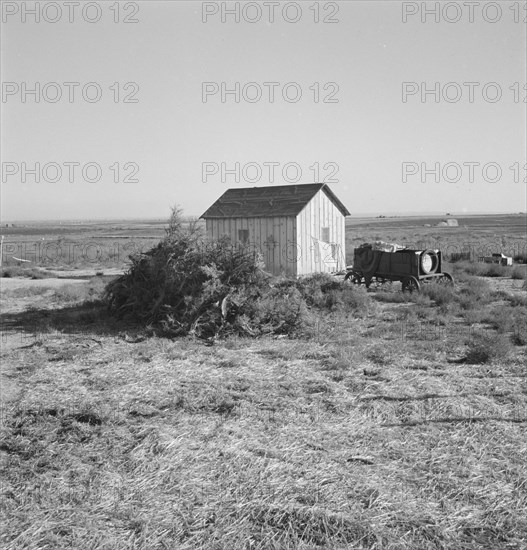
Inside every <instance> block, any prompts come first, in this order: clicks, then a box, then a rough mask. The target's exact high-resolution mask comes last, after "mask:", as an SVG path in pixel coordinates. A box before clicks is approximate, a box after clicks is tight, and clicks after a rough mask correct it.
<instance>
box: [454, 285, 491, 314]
mask: <svg viewBox="0 0 527 550" xmlns="http://www.w3.org/2000/svg"><path fill="white" fill-rule="evenodd" d="M491 300H492V290H491V288H490V286H489V284H488V283H487V281H484V280H483V279H479V278H478V277H470V278H469V279H468V280H467V285H466V286H465V287H464V288H462V289H461V290H460V291H459V292H458V294H457V302H458V304H459V305H460V307H461V309H464V310H467V309H472V308H474V307H481V306H482V305H484V304H488V303H489V302H490V301H491Z"/></svg>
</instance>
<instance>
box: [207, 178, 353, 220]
mask: <svg viewBox="0 0 527 550" xmlns="http://www.w3.org/2000/svg"><path fill="white" fill-rule="evenodd" d="M320 190H322V191H324V193H325V194H326V195H327V196H328V197H329V198H330V199H331V200H332V201H333V203H334V204H335V206H336V207H337V208H338V209H339V210H340V212H341V213H342V215H343V216H349V215H350V213H349V212H348V210H347V209H346V207H345V206H344V205H343V204H342V203H341V202H340V200H339V199H338V198H337V196H336V195H335V194H334V193H333V191H331V189H330V188H329V187H328V186H327V185H326V184H325V183H307V184H302V185H272V186H269V187H244V188H241V189H227V191H225V193H223V195H222V196H221V197H220V198H219V199H218V200H217V201H216V202H215V203H214V204H213V205H212V206H211V207H210V208H209V209H208V210H207V211H206V212H205V213H204V214H203V215H202V216H201V217H202V218H205V219H207V218H267V217H271V216H297V215H298V214H299V213H300V212H301V211H302V210H303V208H304V207H305V206H306V204H308V203H309V201H310V200H311V199H312V198H313V197H314V196H315V195H316V194H317V193H318V192H319V191H320Z"/></svg>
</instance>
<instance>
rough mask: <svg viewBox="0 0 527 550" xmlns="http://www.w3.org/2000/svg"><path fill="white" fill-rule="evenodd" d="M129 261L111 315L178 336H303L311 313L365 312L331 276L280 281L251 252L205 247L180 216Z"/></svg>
mask: <svg viewBox="0 0 527 550" xmlns="http://www.w3.org/2000/svg"><path fill="white" fill-rule="evenodd" d="M130 260H131V262H132V265H131V267H130V269H129V270H128V272H127V273H125V274H124V275H122V276H120V277H118V278H117V279H115V280H113V281H112V282H111V283H109V284H108V286H107V287H106V290H105V299H106V301H107V303H108V306H109V309H110V311H111V312H113V313H114V314H115V315H116V316H117V317H119V318H129V319H130V318H131V319H134V320H135V321H138V322H139V323H140V324H143V325H146V326H150V327H156V328H158V329H161V330H162V332H163V333H165V334H168V335H173V336H181V335H186V334H192V335H195V336H197V337H200V338H213V337H216V336H225V335H227V334H241V335H250V336H259V335H262V334H288V335H293V334H296V335H298V334H301V333H303V334H305V333H306V332H307V331H309V329H310V327H312V326H313V325H314V322H313V315H312V313H311V310H312V309H313V308H317V309H326V310H329V309H334V307H336V306H339V304H340V305H342V304H344V305H346V306H355V307H357V306H359V305H360V304H358V303H356V300H357V299H358V298H361V297H359V296H357V291H356V290H354V289H351V288H350V287H351V285H347V284H345V283H343V282H342V281H337V280H336V279H334V278H333V277H331V276H330V275H325V274H318V275H314V276H312V277H309V278H305V279H303V280H292V279H279V278H275V277H272V276H271V275H269V274H267V273H265V271H264V270H263V268H264V264H263V262H262V258H261V256H260V255H259V253H257V252H254V251H252V250H250V249H249V248H245V247H243V246H232V245H231V244H230V243H229V242H228V241H226V240H224V241H218V242H214V243H204V241H203V239H202V237H201V235H200V233H199V231H197V230H196V229H195V228H192V227H190V228H188V227H185V225H184V224H183V223H182V222H181V216H180V212H179V211H177V210H174V211H173V215H172V219H171V222H170V225H169V229H168V231H167V236H166V237H165V239H163V240H162V241H161V242H160V243H159V244H158V245H156V246H155V247H154V248H152V249H151V250H149V251H148V252H146V253H142V254H137V255H135V256H131V257H130ZM363 298H364V297H362V298H361V300H362V299H363Z"/></svg>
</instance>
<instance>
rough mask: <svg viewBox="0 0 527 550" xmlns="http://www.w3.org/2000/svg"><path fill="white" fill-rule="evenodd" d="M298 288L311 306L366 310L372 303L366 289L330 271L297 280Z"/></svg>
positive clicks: (330, 309) (330, 308) (326, 308)
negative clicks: (337, 277) (341, 278)
mask: <svg viewBox="0 0 527 550" xmlns="http://www.w3.org/2000/svg"><path fill="white" fill-rule="evenodd" d="M296 288H297V289H298V290H299V292H300V294H301V295H302V297H303V298H304V300H305V301H306V303H307V304H308V305H309V306H312V307H315V308H318V309H323V310H328V311H335V310H346V311H350V310H351V311H366V310H367V309H369V306H370V305H371V301H370V298H369V295H368V293H367V292H366V290H365V289H363V288H359V287H356V286H354V285H352V284H350V283H348V282H347V281H344V280H339V279H336V278H335V277H333V276H331V275H329V274H328V273H315V274H313V275H308V276H307V277H302V278H301V279H299V280H298V281H296Z"/></svg>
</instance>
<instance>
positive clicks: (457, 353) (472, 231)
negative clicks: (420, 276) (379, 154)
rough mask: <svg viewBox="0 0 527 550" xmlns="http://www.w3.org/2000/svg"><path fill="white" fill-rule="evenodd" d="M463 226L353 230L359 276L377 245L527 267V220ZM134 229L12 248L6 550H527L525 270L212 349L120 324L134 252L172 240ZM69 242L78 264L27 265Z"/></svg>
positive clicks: (378, 222) (44, 230)
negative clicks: (107, 288) (111, 285)
mask: <svg viewBox="0 0 527 550" xmlns="http://www.w3.org/2000/svg"><path fill="white" fill-rule="evenodd" d="M457 219H458V221H459V227H457V228H450V227H449V228H447V227H437V226H436V224H437V223H438V222H439V221H441V218H439V219H430V218H422V219H420V218H390V219H368V220H358V219H351V220H349V223H348V225H347V233H348V235H347V237H348V239H347V245H348V251H347V252H348V259H351V257H352V249H353V247H354V246H356V245H357V244H360V243H361V242H364V241H372V240H376V239H382V240H386V241H389V242H399V243H401V244H410V243H415V244H417V243H420V244H422V245H426V247H429V246H430V247H434V248H435V247H436V246H434V244H437V245H439V247H440V248H442V249H444V248H446V247H447V246H450V247H451V249H452V250H451V251H454V247H457V248H456V251H457V249H459V251H461V248H462V246H463V247H465V248H463V250H466V246H465V245H466V244H467V243H469V245H468V247H469V248H470V247H472V249H473V250H474V254H475V255H478V254H479V253H480V252H481V251H482V250H484V249H485V248H486V249H488V248H489V246H500V247H501V248H502V249H503V251H504V252H506V251H508V250H510V251H511V252H515V251H517V252H518V255H519V256H521V254H522V253H524V252H525V248H523V249H522V243H523V245H525V237H526V230H525V216H508V217H505V216H499V217H467V218H466V219H461V218H457ZM132 225H133V224H132ZM425 225H430V227H425ZM130 226H131V224H129V222H126V223H125V222H123V223H122V224H116V223H113V225H112V224H108V225H106V224H102V223H98V224H93V225H90V226H83V227H82V228H81V229H79V228H78V227H75V228H73V229H72V228H71V226H70V227H66V230H65V231H63V229H64V228H57V227H56V226H50V225H48V226H42V225H40V226H34V227H27V228H16V227H15V228H13V229H12V231H11V232H10V234H9V235H7V233H6V232H5V231H4V234H6V242H7V243H8V244H10V245H11V246H12V248H9V249H8V250H10V251H11V253H10V254H9V255H7V258H6V256H4V265H3V270H4V271H5V270H8V274H9V275H10V276H9V277H3V278H2V279H0V286H1V294H0V298H1V306H2V315H1V323H2V327H1V329H2V332H1V338H2V340H1V341H2V352H1V362H2V373H1V382H2V386H1V389H2V404H1V406H2V410H1V413H2V417H1V418H2V424H1V429H2V434H1V435H2V439H1V442H0V460H1V475H2V495H1V499H0V506H1V510H2V518H3V519H2V524H3V526H4V528H3V530H2V534H1V535H0V541H1V542H2V547H4V548H7V549H13V550H15V549H16V550H18V549H22V548H28V549H45V548H46V549H47V548H49V549H54V548H75V549H85V548H86V549H88V548H93V549H95V548H97V549H99V548H104V549H106V548H107V549H125V548H126V549H128V548H137V549H145V550H146V549H166V548H170V549H176V548H177V549H194V548H204V549H223V548H225V549H237V548H240V549H242V548H243V549H255V548H261V549H273V548H276V549H278V548H291V549H292V548H298V549H319V548H330V549H366V548H367V549H376V550H380V549H383V550H385V549H401V550H402V549H405V550H406V549H413V550H426V549H456V550H458V549H460V550H469V549H489V550H490V549H500V548H503V549H516V550H519V549H524V548H527V520H526V518H527V469H526V468H525V460H526V456H527V433H526V423H527V407H526V405H527V369H526V367H525V364H526V362H527V361H526V355H527V353H526V352H527V345H526V344H527V289H526V285H525V277H526V270H525V268H526V267H527V266H526V265H525V264H518V265H515V266H513V267H511V268H491V267H490V266H486V265H485V264H478V263H472V262H468V261H464V262H458V263H453V264H451V265H450V266H449V268H448V270H450V271H451V272H452V273H453V275H454V277H455V278H456V281H457V284H456V287H455V289H448V288H446V289H445V288H444V287H441V288H437V287H435V286H431V287H427V288H425V289H424V290H423V292H422V293H420V294H411V295H406V294H402V293H401V292H400V285H399V284H394V285H384V286H378V287H372V288H371V289H370V291H366V290H365V289H363V288H357V289H355V290H354V294H353V300H351V301H349V302H348V303H347V304H346V305H345V307H344V306H343V305H342V304H339V303H336V304H333V305H331V306H330V307H327V308H326V310H325V311H323V312H317V313H313V315H312V317H311V321H312V322H311V325H310V326H309V327H308V328H309V330H306V332H305V334H304V335H299V336H298V337H297V338H285V337H272V336H267V337H261V338H242V337H229V338H227V339H224V340H218V341H215V342H214V343H212V344H213V345H206V344H205V343H203V342H202V341H200V340H196V339H192V338H190V337H186V338H176V339H168V338H164V337H161V336H160V335H159V334H156V333H155V331H152V330H145V329H144V328H142V327H138V326H137V325H134V324H130V323H123V322H118V321H116V320H115V319H113V318H112V317H110V316H109V315H108V314H107V312H106V309H105V306H104V304H103V303H101V301H100V298H101V295H102V292H103V289H104V285H105V283H106V282H107V281H109V280H111V278H112V277H113V276H115V273H117V272H118V271H119V270H120V269H122V268H123V267H124V266H125V265H126V254H125V253H126V252H127V250H126V247H127V246H128V248H130V247H132V248H133V247H135V248H137V247H138V246H139V244H138V243H142V245H144V249H145V250H146V249H147V248H148V247H149V246H151V245H152V244H154V243H155V242H156V239H157V240H158V239H159V238H160V237H161V236H162V234H163V225H162V224H160V223H150V224H142V225H141V226H140V227H136V228H135V229H130ZM119 227H120V229H118V228H119ZM10 229H11V228H10ZM17 229H19V231H18V232H17ZM59 237H61V238H62V239H63V241H62V242H63V243H76V244H77V247H76V249H77V253H78V256H77V257H75V254H74V252H75V246H73V245H72V244H70V245H68V246H63V247H62V249H63V250H66V249H68V248H69V249H70V250H71V249H73V256H70V257H69V258H68V257H67V256H66V255H65V253H62V255H61V257H60V258H59V257H55V258H54V259H53V257H52V251H53V250H55V252H56V251H57V250H59V248H58V247H56V246H55V245H54V244H49V245H48V249H47V252H46V254H44V252H42V250H43V246H44V245H39V246H38V247H35V246H34V247H33V248H32V249H28V248H26V249H23V248H22V247H21V246H19V244H20V243H22V242H23V241H27V242H29V243H34V242H36V241H37V239H38V240H40V241H41V242H42V239H44V241H43V242H44V243H55V242H57V239H58V238H59ZM6 242H4V251H5V249H6V248H5V247H6ZM132 242H134V244H132ZM88 243H92V244H91V245H88ZM93 243H99V245H100V248H97V247H96V246H95V244H93ZM101 243H102V244H101ZM109 243H110V244H109ZM115 243H120V244H121V247H120V248H119V246H116V245H115ZM470 243H472V244H470ZM515 243H516V244H515ZM518 243H519V244H518ZM103 245H104V246H103ZM15 246H19V248H17V249H16V251H15V248H14V247H15ZM54 246H55V248H53V247H54ZM477 247H479V248H478V249H477V250H476V248H477ZM511 247H513V248H514V247H517V249H516V248H515V249H514V250H512V249H511ZM28 250H29V251H30V252H31V251H33V252H34V256H33V257H31V258H30V257H29V256H26V257H27V258H30V259H31V260H32V261H31V264H28V263H24V262H19V261H17V260H13V256H15V257H16V258H21V259H24V258H22V256H21V252H24V253H25V252H28ZM97 251H100V252H101V255H100V256H98V254H97ZM494 251H495V250H494ZM112 253H113V255H112ZM37 255H38V256H37ZM35 264H37V265H35ZM28 266H29V267H28ZM39 267H43V268H47V269H48V271H47V272H45V271H44V270H42V269H39ZM111 269H113V270H114V271H110V270H111ZM72 274H74V275H75V278H74V279H73V280H72ZM4 275H5V273H4ZM23 275H30V276H32V277H36V278H35V279H31V278H28V277H26V278H22V276H23ZM320 299H321V300H322V299H323V297H321V298H320ZM208 344H211V342H209V343H208Z"/></svg>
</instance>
